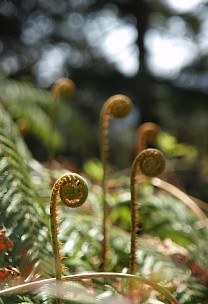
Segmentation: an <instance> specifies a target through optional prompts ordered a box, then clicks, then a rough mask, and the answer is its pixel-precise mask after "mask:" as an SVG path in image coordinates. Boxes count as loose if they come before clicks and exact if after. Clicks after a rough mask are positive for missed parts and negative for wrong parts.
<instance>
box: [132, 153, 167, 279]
mask: <svg viewBox="0 0 208 304" xmlns="http://www.w3.org/2000/svg"><path fill="white" fill-rule="evenodd" d="M164 168H165V157H164V155H163V154H162V152H160V151H159V150H157V149H152V148H150V149H145V150H143V151H142V152H140V153H139V154H138V155H137V156H136V158H135V160H134V162H133V164H132V170H131V250H130V265H129V271H130V273H132V274H134V273H135V271H136V243H137V242H136V241H137V232H138V231H137V230H138V216H137V203H136V198H137V189H136V184H137V173H138V170H139V173H140V174H143V175H145V176H150V177H154V176H157V175H159V174H161V173H162V172H163V171H164Z"/></svg>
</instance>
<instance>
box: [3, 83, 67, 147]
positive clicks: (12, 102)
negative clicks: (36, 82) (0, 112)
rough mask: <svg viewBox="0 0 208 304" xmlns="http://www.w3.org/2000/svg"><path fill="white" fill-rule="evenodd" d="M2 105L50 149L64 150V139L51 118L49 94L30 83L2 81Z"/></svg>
mask: <svg viewBox="0 0 208 304" xmlns="http://www.w3.org/2000/svg"><path fill="white" fill-rule="evenodd" d="M0 96H1V99H0V101H1V103H2V104H3V105H4V107H5V108H6V109H7V111H8V112H9V113H10V114H11V116H12V117H13V119H14V120H15V121H17V120H18V119H24V121H25V122H26V124H27V126H26V128H27V130H28V132H30V134H32V135H34V136H35V137H37V138H38V139H39V140H40V141H41V142H42V143H44V144H45V145H46V146H48V147H53V148H55V149H62V148H63V146H64V143H63V138H62V136H61V135H60V133H59V132H58V130H57V129H56V128H54V125H53V122H52V121H51V117H50V109H51V106H52V105H53V104H52V98H51V95H50V93H49V92H47V91H45V90H41V89H38V88H35V87H34V86H32V85H31V84H29V83H23V82H18V81H15V80H1V81H0Z"/></svg>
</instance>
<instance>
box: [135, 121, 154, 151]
mask: <svg viewBox="0 0 208 304" xmlns="http://www.w3.org/2000/svg"><path fill="white" fill-rule="evenodd" d="M159 132H160V127H159V126H158V125H157V124H156V123H154V122H145V123H143V124H141V126H140V127H139V128H138V131H137V138H138V140H137V142H136V151H137V152H141V151H142V150H144V149H147V148H149V146H150V145H154V144H155V142H156V139H157V136H158V134H159Z"/></svg>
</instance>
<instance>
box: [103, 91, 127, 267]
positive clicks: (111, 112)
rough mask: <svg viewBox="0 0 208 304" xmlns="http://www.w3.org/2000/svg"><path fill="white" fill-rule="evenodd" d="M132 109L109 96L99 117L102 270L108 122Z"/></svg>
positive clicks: (120, 97)
mask: <svg viewBox="0 0 208 304" xmlns="http://www.w3.org/2000/svg"><path fill="white" fill-rule="evenodd" d="M131 109H132V102H131V100H130V99H129V98H128V97H127V96H125V95H122V94H117V95H114V96H111V97H110V98H108V99H107V100H106V102H105V103H104V105H103V108H102V111H101V115H100V133H101V134H100V138H101V143H100V153H101V161H102V164H103V179H102V188H103V244H102V250H103V252H102V269H103V270H104V269H105V268H106V263H107V231H106V230H107V229H106V225H107V203H106V171H107V156H108V151H109V140H108V132H109V122H110V119H111V117H113V118H124V117H126V116H127V115H128V114H129V113H130V112H131Z"/></svg>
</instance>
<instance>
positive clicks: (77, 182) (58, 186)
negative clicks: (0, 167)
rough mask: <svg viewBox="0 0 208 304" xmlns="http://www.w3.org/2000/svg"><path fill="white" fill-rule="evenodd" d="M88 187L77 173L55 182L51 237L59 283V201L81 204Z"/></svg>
mask: <svg viewBox="0 0 208 304" xmlns="http://www.w3.org/2000/svg"><path fill="white" fill-rule="evenodd" d="M87 196H88V187H87V184H86V182H85V181H84V179H83V178H82V177H81V176H80V175H78V174H76V173H69V174H65V175H63V176H61V177H60V178H59V179H58V180H57V181H56V182H55V184H54V186H53V188H52V194H51V202H50V224H51V238H52V247H53V253H54V266H55V276H56V281H57V284H58V282H60V281H61V277H62V268H63V266H62V264H61V260H62V258H63V257H62V255H61V254H60V253H59V249H60V247H61V243H60V242H59V241H58V233H59V227H58V226H59V221H58V219H57V217H58V203H59V202H60V201H62V202H63V203H64V204H65V205H66V206H68V207H71V208H76V207H79V206H81V205H82V204H83V203H84V202H85V201H86V199H87ZM59 303H61V302H59Z"/></svg>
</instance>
